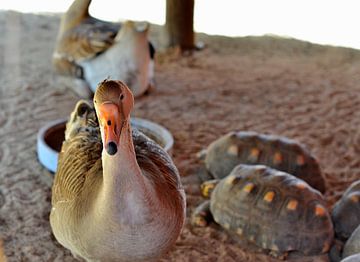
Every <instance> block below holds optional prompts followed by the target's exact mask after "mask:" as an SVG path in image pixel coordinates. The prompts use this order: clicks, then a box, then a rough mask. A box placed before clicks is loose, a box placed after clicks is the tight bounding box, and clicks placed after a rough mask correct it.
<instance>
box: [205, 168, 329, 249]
mask: <svg viewBox="0 0 360 262" xmlns="http://www.w3.org/2000/svg"><path fill="white" fill-rule="evenodd" d="M210 210H211V213H212V215H213V218H214V220H215V221H216V222H217V223H218V224H220V225H221V226H222V227H224V228H225V229H228V230H230V231H232V232H235V233H237V234H238V235H240V236H242V237H243V238H245V239H247V240H249V241H250V242H252V243H254V244H255V245H257V246H259V247H261V248H263V249H265V250H272V251H274V252H278V253H287V252H290V251H294V252H297V253H298V252H299V253H300V254H303V255H319V254H322V253H326V252H327V251H328V250H329V248H330V245H331V243H332V240H333V235H334V233H333V225H332V222H331V218H330V215H329V213H328V211H327V209H326V207H325V202H324V199H323V197H322V195H321V194H320V193H319V192H318V191H317V190H315V189H313V188H311V187H310V186H309V185H308V184H307V183H306V182H304V181H303V180H301V179H298V178H296V177H295V176H292V175H290V174H287V173H285V172H282V171H278V170H275V169H272V168H269V167H266V166H263V165H242V164H240V165H238V166H237V167H235V168H234V170H233V171H232V172H231V173H230V175H229V176H227V177H226V178H224V179H222V180H221V181H220V182H219V184H218V185H217V186H216V187H215V188H214V191H213V192H212V194H211V198H210Z"/></svg>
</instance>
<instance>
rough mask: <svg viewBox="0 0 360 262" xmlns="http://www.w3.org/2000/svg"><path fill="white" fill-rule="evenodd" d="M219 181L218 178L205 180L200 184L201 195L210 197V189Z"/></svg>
mask: <svg viewBox="0 0 360 262" xmlns="http://www.w3.org/2000/svg"><path fill="white" fill-rule="evenodd" d="M219 182H220V179H213V180H209V181H205V182H204V183H202V184H201V186H200V189H201V194H202V195H203V197H206V198H210V196H211V193H212V191H213V190H214V188H215V187H216V185H217V184H218V183H219Z"/></svg>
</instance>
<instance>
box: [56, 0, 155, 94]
mask: <svg viewBox="0 0 360 262" xmlns="http://www.w3.org/2000/svg"><path fill="white" fill-rule="evenodd" d="M90 4H91V0H75V1H74V2H73V3H72V4H71V6H70V7H69V8H68V10H67V11H66V12H65V13H64V14H63V15H62V17H61V21H60V26H59V30H58V35H57V38H56V41H55V48H54V51H53V55H52V65H53V68H54V70H55V72H56V73H58V74H59V75H62V76H67V77H71V78H74V79H75V80H76V81H75V83H76V85H77V87H74V89H75V91H77V90H76V88H82V89H84V88H85V89H86V88H88V89H91V90H89V91H90V92H92V94H93V93H94V92H95V90H94V89H95V88H96V86H97V84H98V83H99V82H100V81H99V80H98V78H97V79H96V80H94V79H93V78H94V76H92V75H93V74H94V73H95V72H94V71H91V72H84V65H85V66H86V65H87V61H89V60H91V63H90V64H91V65H92V66H93V65H94V64H96V62H94V61H97V59H96V58H97V57H98V56H101V55H102V54H104V53H106V52H107V51H108V50H109V49H110V48H111V47H112V46H113V45H115V44H116V45H117V46H119V45H120V46H121V48H122V50H121V51H120V52H117V54H116V56H115V57H111V58H110V60H108V61H106V62H105V63H106V64H104V61H103V60H104V59H103V58H104V56H101V57H102V59H100V60H101V61H100V62H99V63H97V64H100V65H99V66H97V67H98V68H101V69H102V70H101V72H100V73H99V72H96V77H99V75H101V80H102V79H104V78H105V77H112V78H113V79H119V80H123V81H124V82H125V83H126V84H127V85H128V86H129V87H130V88H131V90H132V91H133V94H134V95H135V97H137V96H140V95H142V94H144V93H146V91H151V90H153V89H155V73H154V71H155V66H154V65H155V61H154V58H155V48H154V45H153V44H152V43H151V42H150V41H149V40H148V29H147V27H149V24H148V23H146V22H135V21H129V22H128V23H127V21H125V22H124V23H125V24H131V25H136V30H128V29H129V25H126V26H125V27H124V23H120V22H110V21H105V20H101V19H97V18H95V17H93V16H91V15H90V13H89V7H90ZM144 24H146V25H147V27H146V26H144ZM134 27H135V26H134ZM139 28H140V29H139ZM131 35H133V37H131ZM119 43H120V44H119ZM117 49H119V48H117ZM112 53H114V52H113V51H112ZM120 53H122V54H120ZM119 54H120V55H119ZM124 54H126V55H124ZM108 58H109V56H106V59H108ZM119 59H120V60H121V59H122V60H121V62H119ZM119 65H120V66H121V68H120V69H119V68H118V67H117V66H119ZM88 67H89V66H88ZM89 70H90V69H88V70H87V71H89ZM116 70H120V72H119V73H117V72H116ZM108 71H111V72H112V73H113V72H115V73H114V74H113V75H114V76H112V75H109V74H108V73H107V72H108ZM118 76H120V77H121V78H118ZM134 79H135V80H137V79H138V80H137V82H136V81H135V80H134ZM77 93H78V94H86V93H87V90H82V91H79V92H78V91H77ZM83 97H86V98H88V97H89V96H86V95H83Z"/></svg>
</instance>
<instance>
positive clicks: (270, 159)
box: [205, 131, 325, 192]
mask: <svg viewBox="0 0 360 262" xmlns="http://www.w3.org/2000/svg"><path fill="white" fill-rule="evenodd" d="M238 164H253V165H255V164H263V165H266V166H269V167H272V168H275V169H278V170H281V171H284V172H287V173H290V174H292V175H294V176H296V177H299V178H301V179H303V180H305V181H306V182H307V183H308V184H309V185H310V186H312V187H314V188H316V189H318V190H319V191H320V192H324V191H325V181H324V178H323V177H322V174H321V171H320V167H319V164H318V162H317V161H316V159H315V158H314V157H313V156H312V155H311V154H310V152H309V151H308V150H307V149H306V148H305V147H304V146H303V145H301V144H300V143H298V142H296V141H295V140H290V139H288V138H286V137H280V136H273V135H264V134H258V133H256V132H242V131H240V132H230V133H228V134H226V135H224V136H223V137H221V138H219V139H218V140H216V141H214V142H213V143H211V144H210V145H209V147H208V149H207V152H206V156H205V166H206V169H207V170H208V172H210V173H211V175H212V176H213V177H214V178H219V179H221V178H224V177H225V176H227V175H228V174H229V173H230V172H231V170H232V169H233V168H234V167H235V166H237V165H238Z"/></svg>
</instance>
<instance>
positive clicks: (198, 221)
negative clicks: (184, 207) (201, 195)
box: [190, 200, 213, 227]
mask: <svg viewBox="0 0 360 262" xmlns="http://www.w3.org/2000/svg"><path fill="white" fill-rule="evenodd" d="M211 221H213V217H212V214H211V211H210V200H206V201H204V202H203V203H202V204H201V205H199V206H198V207H197V208H196V209H195V210H194V212H193V213H192V215H191V219H190V223H191V225H193V226H196V227H206V226H207V225H208V224H209V223H210V222H211Z"/></svg>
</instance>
